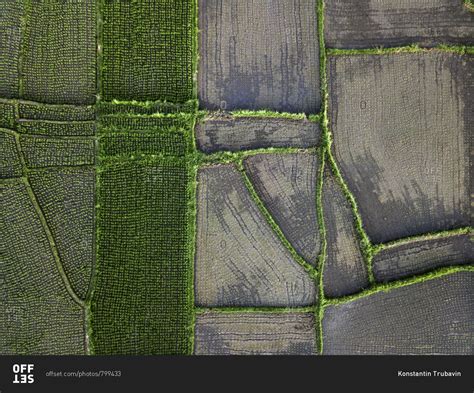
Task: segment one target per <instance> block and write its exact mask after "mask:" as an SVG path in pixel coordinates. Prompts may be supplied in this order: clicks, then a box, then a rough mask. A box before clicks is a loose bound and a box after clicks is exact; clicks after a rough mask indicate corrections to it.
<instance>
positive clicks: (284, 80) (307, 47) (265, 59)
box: [198, 0, 321, 113]
mask: <svg viewBox="0 0 474 393" xmlns="http://www.w3.org/2000/svg"><path fill="white" fill-rule="evenodd" d="M256 21H258V23H256ZM199 25H200V26H201V31H200V36H199V47H200V53H201V57H200V64H199V75H198V78H199V81H198V86H199V101H200V105H201V106H202V108H205V109H227V110H232V109H271V110H276V111H284V112H305V113H317V112H318V111H319V107H320V103H321V102H320V92H319V52H318V51H319V45H318V23H317V16H316V6H315V3H314V2H313V1H308V0H239V1H226V0H205V1H204V0H201V1H199Z"/></svg>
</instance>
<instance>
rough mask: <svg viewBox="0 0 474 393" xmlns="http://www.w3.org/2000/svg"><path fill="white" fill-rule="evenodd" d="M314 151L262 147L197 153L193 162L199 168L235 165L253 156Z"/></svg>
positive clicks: (311, 151) (313, 149)
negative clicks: (215, 165)
mask: <svg viewBox="0 0 474 393" xmlns="http://www.w3.org/2000/svg"><path fill="white" fill-rule="evenodd" d="M315 151H316V148H311V149H303V148H299V147H264V148H260V149H254V150H241V151H219V152H216V153H211V154H206V153H203V152H200V151H197V152H196V154H195V160H196V164H197V165H201V166H203V165H212V164H231V163H234V164H236V163H238V162H239V161H241V160H243V159H245V158H246V157H250V156H255V155H257V154H295V153H314V152H315Z"/></svg>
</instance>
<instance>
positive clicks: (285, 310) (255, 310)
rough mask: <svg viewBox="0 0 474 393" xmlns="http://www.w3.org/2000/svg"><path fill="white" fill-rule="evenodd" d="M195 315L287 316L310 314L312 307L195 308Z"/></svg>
mask: <svg viewBox="0 0 474 393" xmlns="http://www.w3.org/2000/svg"><path fill="white" fill-rule="evenodd" d="M195 310H196V314H205V313H210V312H212V313H220V314H236V313H269V314H289V313H312V312H314V307H312V306H309V307H308V306H305V307H196V308H195Z"/></svg>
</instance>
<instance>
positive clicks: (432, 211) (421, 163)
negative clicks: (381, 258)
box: [329, 50, 474, 243]
mask: <svg viewBox="0 0 474 393" xmlns="http://www.w3.org/2000/svg"><path fill="white" fill-rule="evenodd" d="M473 72H474V56H472V55H459V54H456V53H451V52H445V51H439V50H431V51H423V52H417V53H399V54H389V55H354V56H345V55H344V56H330V57H329V93H330V102H329V115H330V127H331V130H332V132H333V134H334V152H335V158H336V161H337V162H338V164H339V165H340V168H341V172H342V174H343V177H344V178H345V179H346V181H347V183H348V186H349V189H350V190H351V191H352V192H353V194H354V196H355V198H356V200H357V203H358V205H359V209H360V213H361V216H362V221H363V224H364V226H365V229H366V231H367V233H368V235H369V237H370V238H371V240H372V241H373V242H375V243H381V242H387V241H390V240H395V239H399V238H404V237H408V236H412V235H418V234H423V233H427V232H435V231H440V230H445V229H452V228H457V227H464V226H468V225H469V224H470V209H471V207H470V195H469V193H470V185H469V181H470V180H469V177H470V175H469V168H470V153H469V149H470V140H471V139H472V136H471V134H472V125H473V124H474V116H473V114H474V112H473V111H472V106H473V97H474V95H473V94H472V91H473V90H474V80H473V78H472V74H473Z"/></svg>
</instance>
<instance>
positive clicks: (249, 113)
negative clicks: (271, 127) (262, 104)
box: [230, 110, 307, 120]
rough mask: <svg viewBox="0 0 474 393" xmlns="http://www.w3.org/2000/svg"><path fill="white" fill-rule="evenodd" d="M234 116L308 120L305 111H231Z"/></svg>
mask: <svg viewBox="0 0 474 393" xmlns="http://www.w3.org/2000/svg"><path fill="white" fill-rule="evenodd" d="M230 113H231V114H232V116H233V117H236V118H239V117H259V118H274V119H288V120H306V119H307V117H306V115H305V114H304V113H287V112H274V111H269V110H259V111H250V110H238V111H232V112H230Z"/></svg>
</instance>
